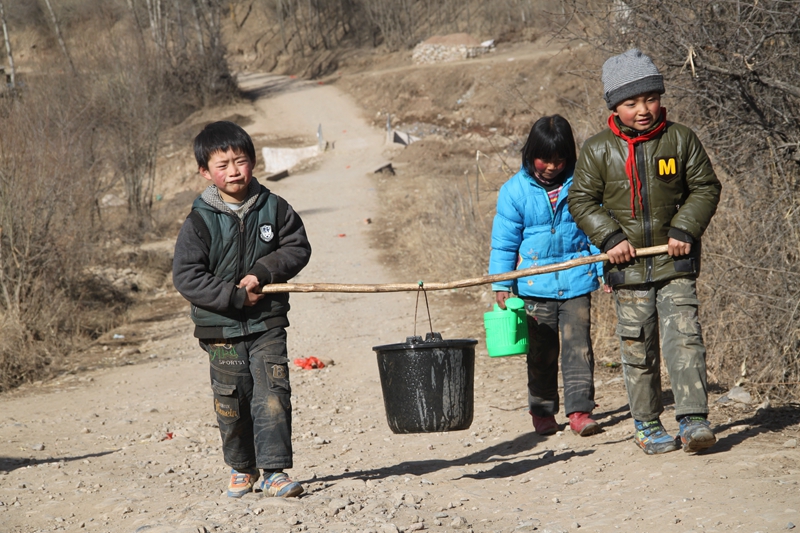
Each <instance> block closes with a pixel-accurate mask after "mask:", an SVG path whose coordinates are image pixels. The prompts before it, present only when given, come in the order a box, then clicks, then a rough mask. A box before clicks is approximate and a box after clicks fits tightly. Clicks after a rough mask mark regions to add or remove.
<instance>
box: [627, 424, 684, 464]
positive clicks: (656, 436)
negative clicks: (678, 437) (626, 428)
mask: <svg viewBox="0 0 800 533" xmlns="http://www.w3.org/2000/svg"><path fill="white" fill-rule="evenodd" d="M633 423H634V425H635V427H636V433H634V435H633V440H634V441H635V442H636V445H637V446H639V448H641V449H642V450H644V453H646V454H647V455H655V454H657V453H667V452H673V451H675V450H677V449H678V444H677V443H676V442H675V439H673V438H672V437H671V436H670V434H669V433H667V430H665V429H664V426H662V425H661V420H658V419H656V420H651V421H650V422H640V421H638V420H634V421H633Z"/></svg>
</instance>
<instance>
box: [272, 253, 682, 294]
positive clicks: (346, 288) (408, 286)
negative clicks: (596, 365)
mask: <svg viewBox="0 0 800 533" xmlns="http://www.w3.org/2000/svg"><path fill="white" fill-rule="evenodd" d="M664 253H667V245H666V244H664V245H662V246H651V247H649V248H638V249H637V250H636V257H647V256H651V255H659V254H664ZM600 261H608V255H607V254H597V255H589V256H586V257H579V258H577V259H570V260H569V261H564V262H563V263H555V264H552V265H545V266H538V267H530V268H524V269H522V270H514V271H513V272H505V273H503V274H493V275H491V276H481V277H479V278H470V279H462V280H458V281H451V282H448V283H423V282H422V281H419V282H417V283H385V284H381V285H350V284H346V283H276V284H274V285H265V286H264V288H263V289H262V292H263V293H265V294H267V293H273V292H404V291H418V290H420V289H424V290H426V291H443V290H447V289H459V288H461V287H473V286H475V285H486V284H488V283H495V282H498V281H508V280H510V279H517V278H523V277H525V276H535V275H536V274H547V273H549V272H557V271H559V270H567V269H568V268H573V267H576V266H581V265H589V264H591V263H599V262H600Z"/></svg>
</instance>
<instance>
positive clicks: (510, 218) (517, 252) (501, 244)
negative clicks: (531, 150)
mask: <svg viewBox="0 0 800 533" xmlns="http://www.w3.org/2000/svg"><path fill="white" fill-rule="evenodd" d="M571 185H572V176H571V175H570V176H569V177H568V178H567V179H566V180H565V181H564V186H563V187H562V189H561V193H560V194H559V196H558V202H557V203H556V209H555V212H553V209H552V208H551V207H550V199H549V198H548V196H547V191H545V190H544V188H543V187H542V186H541V185H539V183H538V182H537V181H536V180H535V179H534V178H533V177H531V176H530V175H529V174H528V172H527V171H526V170H525V169H524V168H521V169H520V171H519V172H517V173H516V174H514V176H512V177H511V179H510V180H508V181H507V182H506V183H505V184H504V185H503V187H502V188H501V189H500V194H499V195H498V197H497V214H496V215H495V217H494V224H493V225H492V253H491V256H490V258H489V274H501V273H504V272H510V271H512V270H515V269H516V270H521V269H524V268H529V267H532V266H543V265H550V264H553V263H561V262H563V261H568V260H570V259H575V258H577V257H581V256H588V255H594V254H597V253H599V250H598V249H597V248H595V247H594V246H593V245H592V244H591V243H590V242H589V239H588V237H586V234H585V233H584V232H582V231H581V230H580V229H578V226H577V225H576V224H575V221H574V220H573V219H572V215H570V213H569V209H568V206H567V193H568V191H569V188H570V186H571ZM602 274H603V268H602V263H594V264H591V265H583V266H578V267H574V268H571V269H569V270H562V271H560V272H553V273H550V274H539V275H537V276H528V277H523V278H519V279H518V280H513V281H503V282H500V283H495V284H493V285H492V289H493V290H495V291H509V290H510V291H512V292H514V293H515V294H517V295H518V296H532V297H539V298H555V299H559V300H566V299H568V298H575V297H577V296H582V295H584V294H587V293H589V292H592V291H594V290H596V289H597V288H598V287H600V279H601V276H602Z"/></svg>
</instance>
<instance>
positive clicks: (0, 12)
mask: <svg viewBox="0 0 800 533" xmlns="http://www.w3.org/2000/svg"><path fill="white" fill-rule="evenodd" d="M0 20H1V21H2V23H3V38H4V39H5V41H6V56H7V57H8V70H9V73H8V74H9V76H10V78H9V81H10V82H11V89H12V90H14V89H15V88H16V87H17V80H16V73H15V72H14V56H13V55H11V40H10V39H9V37H8V25H7V24H6V10H5V8H4V7H3V2H2V1H0Z"/></svg>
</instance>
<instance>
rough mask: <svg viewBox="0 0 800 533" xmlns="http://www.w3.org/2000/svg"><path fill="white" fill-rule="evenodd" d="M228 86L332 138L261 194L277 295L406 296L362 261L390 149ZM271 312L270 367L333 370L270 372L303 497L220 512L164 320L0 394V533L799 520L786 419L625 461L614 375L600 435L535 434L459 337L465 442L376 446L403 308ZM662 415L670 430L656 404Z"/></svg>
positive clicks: (250, 82)
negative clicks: (274, 217) (284, 231)
mask: <svg viewBox="0 0 800 533" xmlns="http://www.w3.org/2000/svg"><path fill="white" fill-rule="evenodd" d="M242 83H243V85H244V86H245V88H251V89H258V91H257V94H259V95H260V97H259V99H258V100H257V101H256V102H255V103H254V105H253V106H252V108H250V109H251V111H252V116H251V117H250V118H251V119H252V121H253V122H252V124H250V125H248V126H247V129H248V130H249V131H250V132H251V133H252V134H263V135H271V136H276V135H283V136H287V137H288V136H295V135H296V136H308V137H311V138H313V137H312V136H313V132H315V131H316V128H317V126H318V125H319V124H322V127H323V131H324V132H325V137H326V139H327V140H328V141H329V142H333V141H335V148H334V149H333V150H331V151H329V152H326V153H325V154H324V155H323V156H322V157H321V160H320V163H319V165H318V166H317V168H316V170H314V171H312V172H309V173H306V174H298V175H294V176H291V177H290V178H288V179H285V180H282V181H279V182H276V183H274V184H271V185H272V188H273V189H274V190H275V191H276V192H277V193H278V194H280V195H282V196H284V197H286V198H287V199H288V200H289V201H290V203H292V205H293V206H294V207H295V208H296V209H297V210H298V211H299V212H300V214H301V216H302V217H303V220H304V221H305V223H306V226H307V229H308V234H309V237H310V239H311V242H312V246H313V249H314V252H313V258H312V261H311V263H310V264H309V266H308V267H307V268H306V269H305V270H304V271H303V272H302V274H301V275H300V276H299V277H298V278H296V279H295V281H297V282H312V281H317V282H323V281H324V282H359V283H382V282H389V281H413V280H405V279H404V280H398V279H391V278H390V275H389V270H388V269H387V268H386V266H385V265H382V264H381V260H380V257H379V256H378V254H377V252H376V251H374V250H372V249H370V247H369V238H368V237H369V233H368V232H369V231H370V226H369V225H368V224H367V223H366V222H365V220H366V219H376V218H377V217H380V216H381V211H382V209H386V208H387V207H386V206H379V205H377V204H376V194H375V191H374V189H373V182H372V181H371V178H370V175H369V174H370V173H371V171H372V170H374V169H375V168H376V167H378V166H379V165H380V164H381V163H383V162H384V161H385V160H386V158H387V157H389V156H390V155H391V154H390V153H387V152H386V151H385V150H386V148H385V147H384V144H383V141H384V137H383V133H382V132H380V131H377V130H374V129H372V128H370V127H368V126H367V125H366V121H364V120H363V119H362V118H360V115H359V109H358V107H357V105H356V104H355V103H354V102H353V101H352V100H350V99H349V98H348V97H346V96H344V95H342V94H341V93H340V92H338V91H337V90H336V89H335V88H333V87H328V86H320V85H316V84H313V85H311V84H301V83H294V82H289V81H287V80H279V81H276V80H275V79H274V78H270V77H266V76H251V77H249V78H247V79H244V80H242ZM259 88H260V89H259ZM221 116H225V115H224V114H221ZM187 155H188V153H187ZM197 179H198V180H199V179H200V178H199V177H198V178H197ZM187 209H188V204H187ZM436 281H446V280H436ZM175 298H178V297H177V296H176V295H174V294H173V293H172V292H171V291H170V292H168V293H167V294H166V295H164V296H162V299H164V300H170V299H175ZM431 301H432V306H433V307H434V308H435V309H438V312H437V311H434V318H435V319H436V318H437V315H438V316H442V317H443V316H444V315H446V316H447V320H446V321H444V322H442V324H444V326H445V327H437V325H436V321H434V329H438V330H442V331H443V333H444V336H445V337H446V338H464V337H473V338H480V335H481V334H482V332H481V331H480V330H479V329H476V328H475V324H476V323H477V322H476V320H475V317H479V316H480V314H481V313H482V312H483V309H472V308H469V309H447V305H448V301H447V300H446V297H445V296H441V297H439V296H435V295H431ZM437 306H438V307H437ZM292 307H293V308H292V311H291V314H290V320H291V322H292V326H291V328H290V329H289V336H290V337H289V339H290V341H289V342H290V346H289V349H290V357H293V358H294V357H305V356H324V357H329V358H332V359H334V360H335V362H336V364H335V365H333V366H330V367H328V368H325V369H323V370H299V369H295V370H293V371H292V376H291V380H292V389H293V396H294V398H293V403H294V421H295V424H294V443H295V464H296V467H295V468H294V469H293V470H292V471H291V472H290V473H291V475H292V476H293V477H294V478H295V479H297V480H299V481H301V482H302V483H303V484H304V485H305V487H306V489H307V493H306V495H305V496H304V497H302V498H299V499H295V500H279V499H270V498H262V497H260V495H257V494H251V495H248V496H246V497H244V498H242V499H240V500H232V499H229V498H227V497H225V495H224V489H225V487H226V484H227V480H228V469H227V468H226V467H225V466H224V464H223V463H222V459H221V452H220V448H219V436H218V432H217V428H216V427H215V420H214V417H213V410H212V405H211V390H210V387H209V384H208V367H207V362H206V360H205V357H204V355H203V353H202V352H201V351H200V349H199V348H198V347H197V344H196V341H195V340H194V339H192V338H191V335H190V332H191V326H190V323H189V320H188V317H187V316H186V314H185V313H184V312H181V313H180V314H177V315H176V314H165V315H163V316H161V317H159V318H158V319H154V320H153V321H152V322H150V323H149V325H148V326H147V328H146V329H145V330H144V331H142V332H141V337H142V338H144V339H145V340H144V341H143V342H141V343H140V344H139V346H138V348H139V350H140V351H141V353H142V354H145V355H146V356H147V360H146V362H144V363H141V364H136V365H129V366H121V367H118V368H112V369H105V370H96V371H92V372H87V373H81V374H75V375H66V376H63V377H62V378H59V379H58V380H56V381H55V382H52V383H49V384H46V385H42V386H36V387H26V388H24V389H23V390H21V391H18V392H16V393H14V394H12V395H6V396H5V397H0V406H2V412H3V416H2V418H0V470H2V472H0V524H2V525H0V530H2V531H8V532H38V531H61V530H70V531H81V530H85V531H95V532H130V533H133V532H145V531H146V532H148V533H167V532H181V533H188V532H212V531H220V532H229V531H230V532H233V531H236V532H273V531H275V532H289V531H291V532H300V531H325V532H328V531H332V532H345V531H349V532H369V531H371V532H375V533H383V532H398V531H406V532H408V531H419V530H426V531H427V530H430V531H436V532H444V531H450V532H452V531H473V532H489V531H493V532H504V533H505V532H514V531H534V530H536V531H550V532H556V531H571V530H574V529H578V528H579V529H580V530H581V531H600V532H605V531H648V532H650V531H665V530H666V531H675V532H682V533H683V532H687V531H747V532H755V531H764V532H766V531H782V530H787V529H791V528H793V527H794V524H800V486H799V485H798V481H800V451H798V448H797V436H798V415H797V410H796V409H792V408H790V407H786V408H773V409H766V410H763V409H762V410H761V411H759V412H756V411H755V406H753V405H752V404H750V405H748V404H744V403H737V402H729V403H725V404H723V403H721V402H715V403H714V406H715V407H714V411H713V412H712V415H711V419H712V422H713V424H714V426H715V428H716V431H717V433H718V437H719V442H718V444H717V445H716V446H715V447H714V448H712V449H711V450H709V451H708V452H707V453H704V454H702V455H697V456H692V455H688V454H685V453H683V452H674V453H670V454H667V455H665V456H660V457H647V456H645V455H644V454H642V453H641V452H640V451H639V450H638V449H637V448H636V447H635V446H634V445H633V444H632V442H631V441H630V436H631V428H632V423H631V421H630V418H629V414H628V411H627V407H626V399H625V396H624V390H623V388H622V384H621V378H620V377H619V376H620V375H619V373H618V372H616V371H611V370H604V371H599V372H598V376H597V379H598V383H597V386H598V403H599V404H600V406H599V408H598V410H597V411H596V415H597V418H598V419H599V420H600V421H601V422H602V425H603V428H604V432H603V433H600V434H598V435H595V436H592V437H588V438H580V437H577V436H574V435H572V434H571V433H570V432H569V431H567V432H563V433H559V434H557V435H555V436H552V437H547V438H542V437H538V436H536V435H535V434H534V433H533V432H532V427H531V423H530V417H529V415H528V414H527V409H526V407H525V403H526V400H525V365H524V361H523V360H522V359H521V358H514V357H512V358H501V359H492V360H490V359H489V357H488V356H487V355H486V353H485V349H484V347H483V343H482V342H481V343H480V344H479V345H478V349H477V363H476V377H475V419H474V422H473V424H472V427H471V428H470V429H469V430H466V431H461V432H451V433H437V434H417V435H395V434H392V433H391V431H390V430H389V428H388V426H387V423H386V419H385V413H384V407H383V402H382V395H381V389H380V383H379V379H378V371H377V365H376V361H375V354H374V353H373V352H372V350H371V348H372V346H375V345H379V344H386V343H394V342H401V341H403V340H404V339H405V337H406V336H407V335H410V334H411V333H412V330H413V327H414V324H413V315H414V295H413V294H409V293H402V294H380V295H375V294H373V295H344V294H296V295H292ZM463 317H469V318H467V319H465V318H463ZM419 327H420V329H421V330H422V331H425V326H424V323H423V324H421V325H420V326H419ZM718 397H719V394H716V395H714V397H713V399H714V400H716V399H717V398H718ZM558 419H559V421H560V422H562V423H563V422H564V421H565V417H564V416H563V413H561V414H560V415H559V416H558ZM664 422H665V424H666V425H667V427H668V429H670V430H671V431H673V432H674V430H675V428H676V426H677V424H676V422H675V421H674V419H672V418H671V415H670V411H667V413H665V416H664Z"/></svg>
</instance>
